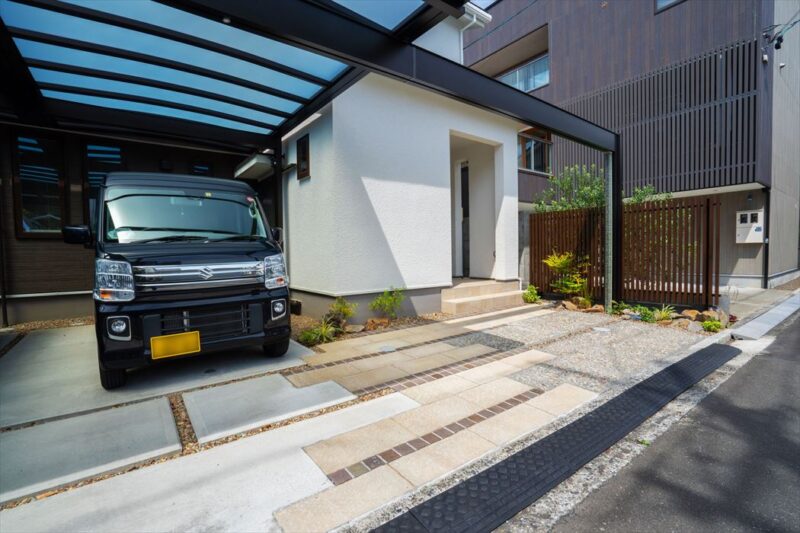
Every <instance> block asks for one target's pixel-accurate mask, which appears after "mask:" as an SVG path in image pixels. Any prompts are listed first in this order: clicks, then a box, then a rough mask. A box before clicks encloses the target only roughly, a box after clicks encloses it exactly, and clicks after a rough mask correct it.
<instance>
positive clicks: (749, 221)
mask: <svg viewBox="0 0 800 533" xmlns="http://www.w3.org/2000/svg"><path fill="white" fill-rule="evenodd" d="M764 223H765V221H764V210H763V209H758V210H755V211H737V212H736V244H761V243H763V242H764Z"/></svg>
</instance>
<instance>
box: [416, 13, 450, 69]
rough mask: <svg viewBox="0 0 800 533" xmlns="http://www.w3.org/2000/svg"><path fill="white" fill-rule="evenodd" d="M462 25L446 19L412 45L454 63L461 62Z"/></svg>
mask: <svg viewBox="0 0 800 533" xmlns="http://www.w3.org/2000/svg"><path fill="white" fill-rule="evenodd" d="M461 26H462V23H461V22H459V21H457V20H456V19H454V18H451V17H448V18H446V19H445V20H443V21H442V22H440V23H439V24H437V25H436V26H434V27H433V28H431V29H429V30H428V31H426V32H425V33H423V34H422V35H420V36H419V37H418V38H417V39H416V40H415V41H414V44H415V45H417V46H419V47H420V48H424V49H425V50H428V51H429V52H433V53H434V54H438V55H440V56H442V57H446V58H447V59H449V60H450V61H455V62H456V63H460V62H461V35H460V28H461Z"/></svg>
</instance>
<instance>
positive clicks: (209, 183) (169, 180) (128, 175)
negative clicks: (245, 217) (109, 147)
mask: <svg viewBox="0 0 800 533" xmlns="http://www.w3.org/2000/svg"><path fill="white" fill-rule="evenodd" d="M104 184H105V185H106V186H111V185H151V186H153V185H155V186H170V185H178V186H182V187H186V186H191V187H197V188H200V189H204V188H208V189H216V190H228V191H241V192H247V193H254V191H253V188H252V187H251V186H250V185H248V184H247V183H245V182H243V181H238V180H232V179H226V178H209V177H206V176H193V175H191V174H165V173H160V172H111V173H109V174H108V175H107V176H106V178H105V180H104Z"/></svg>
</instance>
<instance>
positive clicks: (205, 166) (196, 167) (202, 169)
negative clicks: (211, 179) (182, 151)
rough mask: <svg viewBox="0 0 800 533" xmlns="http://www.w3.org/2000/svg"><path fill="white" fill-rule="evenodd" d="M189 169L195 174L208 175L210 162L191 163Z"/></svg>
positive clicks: (209, 173)
mask: <svg viewBox="0 0 800 533" xmlns="http://www.w3.org/2000/svg"><path fill="white" fill-rule="evenodd" d="M191 170H192V174H194V175H195V176H210V175H211V164H209V163H205V162H200V163H193V164H192V168H191Z"/></svg>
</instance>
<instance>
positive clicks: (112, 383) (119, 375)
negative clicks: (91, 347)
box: [100, 364, 128, 390]
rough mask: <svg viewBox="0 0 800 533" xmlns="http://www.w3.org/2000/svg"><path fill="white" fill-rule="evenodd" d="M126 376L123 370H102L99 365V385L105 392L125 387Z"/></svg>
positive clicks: (101, 366)
mask: <svg viewBox="0 0 800 533" xmlns="http://www.w3.org/2000/svg"><path fill="white" fill-rule="evenodd" d="M127 380H128V374H127V372H125V369H124V368H103V365H102V364H100V385H102V386H103V388H104V389H106V390H112V389H118V388H120V387H122V386H123V385H125V382H126V381H127Z"/></svg>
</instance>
